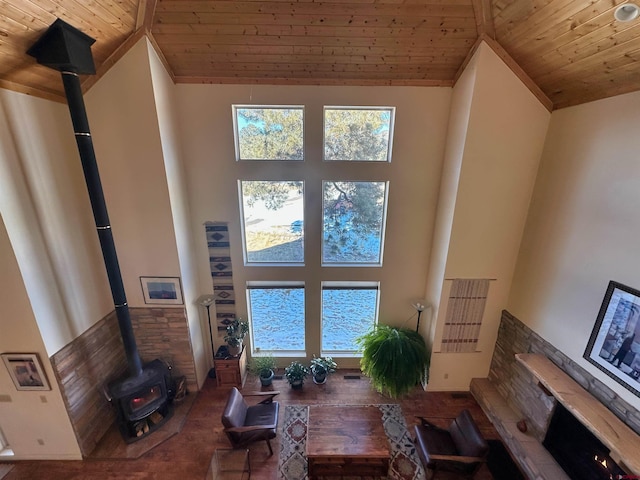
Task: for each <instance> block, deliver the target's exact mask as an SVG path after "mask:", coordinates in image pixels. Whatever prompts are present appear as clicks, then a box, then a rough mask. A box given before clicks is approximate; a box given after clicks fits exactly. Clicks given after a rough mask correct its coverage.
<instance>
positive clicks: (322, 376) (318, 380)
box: [313, 373, 327, 385]
mask: <svg viewBox="0 0 640 480" xmlns="http://www.w3.org/2000/svg"><path fill="white" fill-rule="evenodd" d="M313 383H315V384H317V385H322V384H323V383H327V374H326V373H314V374H313Z"/></svg>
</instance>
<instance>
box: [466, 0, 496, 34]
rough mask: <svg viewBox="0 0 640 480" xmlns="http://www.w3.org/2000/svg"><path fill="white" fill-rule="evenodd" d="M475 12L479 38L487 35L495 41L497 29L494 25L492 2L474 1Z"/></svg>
mask: <svg viewBox="0 0 640 480" xmlns="http://www.w3.org/2000/svg"><path fill="white" fill-rule="evenodd" d="M472 3H473V12H474V13H475V16H476V27H477V28H478V37H481V36H482V35H487V36H489V37H491V38H493V39H494V40H495V38H496V27H495V25H494V23H493V14H492V12H491V0H472Z"/></svg>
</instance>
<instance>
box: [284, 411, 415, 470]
mask: <svg viewBox="0 0 640 480" xmlns="http://www.w3.org/2000/svg"><path fill="white" fill-rule="evenodd" d="M376 407H378V408H379V409H380V411H381V412H382V421H383V423H384V431H385V433H386V434H387V438H388V439H389V446H390V447H391V461H390V464H389V474H388V476H387V477H383V478H384V479H387V480H424V479H425V478H426V477H425V473H424V469H423V468H422V464H421V463H420V459H419V458H418V455H417V454H416V451H415V447H414V445H413V441H412V440H411V436H410V435H409V431H408V430H407V424H406V423H405V421H404V417H403V415H402V409H401V408H400V405H396V404H382V405H376ZM308 416H309V407H307V406H306V405H302V406H294V405H292V406H288V407H286V408H285V411H284V425H283V428H282V430H283V431H282V437H281V439H280V458H279V459H278V480H308V476H307V455H306V441H307V418H308ZM349 478H353V480H364V479H365V478H366V479H374V477H349ZM375 478H376V480H378V478H379V477H375ZM343 479H344V480H346V479H347V477H343ZM380 480H382V479H380Z"/></svg>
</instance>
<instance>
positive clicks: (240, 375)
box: [213, 346, 247, 388]
mask: <svg viewBox="0 0 640 480" xmlns="http://www.w3.org/2000/svg"><path fill="white" fill-rule="evenodd" d="M213 365H214V367H215V369H216V383H217V385H218V386H219V387H237V388H242V387H243V386H244V381H245V380H246V379H247V348H246V347H245V346H243V347H242V353H240V355H238V356H237V357H218V355H217V354H216V357H215V358H214V359H213Z"/></svg>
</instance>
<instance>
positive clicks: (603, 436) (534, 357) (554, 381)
mask: <svg viewBox="0 0 640 480" xmlns="http://www.w3.org/2000/svg"><path fill="white" fill-rule="evenodd" d="M516 359H517V360H518V361H519V362H520V363H522V365H524V366H525V367H526V368H527V369H528V370H529V371H530V372H531V373H532V374H533V375H534V376H535V377H536V378H537V379H538V380H539V381H540V383H541V384H542V385H543V386H544V387H545V388H546V389H547V390H549V391H550V392H551V393H552V394H553V396H554V397H555V398H556V400H558V401H559V402H560V403H561V404H562V405H564V407H565V408H566V409H567V410H569V411H570V412H571V413H572V414H573V416H574V417H576V418H577V419H578V420H580V421H581V422H582V423H583V424H584V425H585V426H586V427H587V428H588V429H589V430H590V431H591V432H592V433H593V434H594V435H595V436H596V437H598V438H599V439H600V441H601V442H602V443H604V444H605V445H606V446H607V447H608V448H609V449H611V457H612V458H613V459H614V460H615V461H616V462H618V463H622V464H621V465H620V466H621V467H622V468H623V469H625V470H630V471H628V473H630V474H634V475H640V455H639V452H640V436H639V435H637V434H636V433H635V432H634V431H633V430H631V429H630V428H629V427H628V426H627V425H625V424H624V422H622V421H621V420H620V419H619V418H618V417H616V416H615V415H614V414H613V413H611V411H610V410H609V409H607V407H605V406H604V405H603V404H602V403H601V402H600V401H599V400H597V399H596V398H595V397H593V396H592V395H591V394H590V393H589V392H587V391H586V390H585V389H584V388H582V387H581V386H580V385H579V384H578V383H577V382H576V381H575V380H573V379H572V378H571V377H570V376H569V375H567V374H566V373H565V372H563V371H562V370H561V369H560V368H559V367H558V366H556V365H555V364H554V363H553V362H552V361H551V360H549V359H548V358H547V357H545V356H544V355H540V354H534V353H518V354H516Z"/></svg>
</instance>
